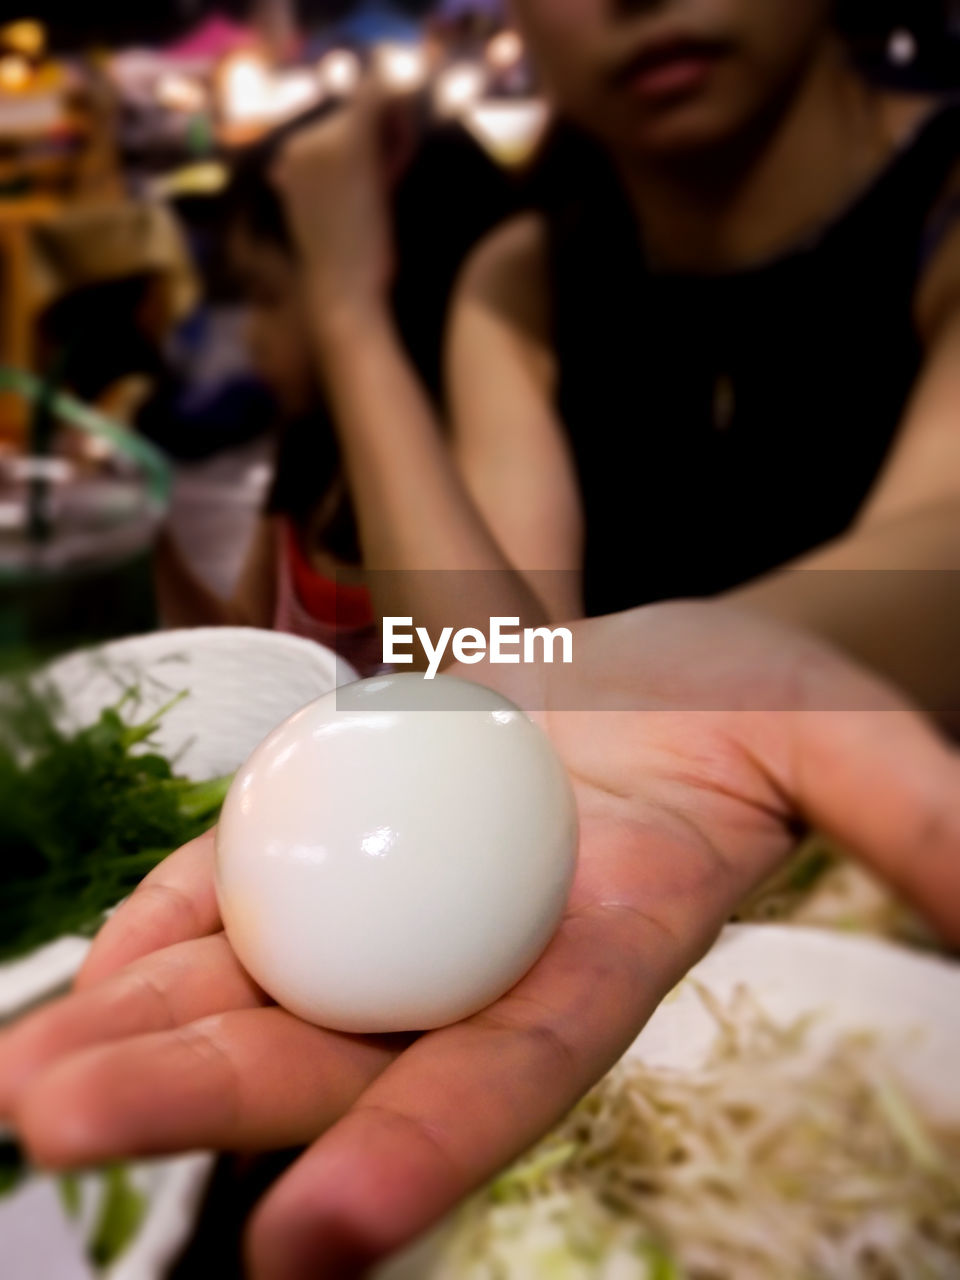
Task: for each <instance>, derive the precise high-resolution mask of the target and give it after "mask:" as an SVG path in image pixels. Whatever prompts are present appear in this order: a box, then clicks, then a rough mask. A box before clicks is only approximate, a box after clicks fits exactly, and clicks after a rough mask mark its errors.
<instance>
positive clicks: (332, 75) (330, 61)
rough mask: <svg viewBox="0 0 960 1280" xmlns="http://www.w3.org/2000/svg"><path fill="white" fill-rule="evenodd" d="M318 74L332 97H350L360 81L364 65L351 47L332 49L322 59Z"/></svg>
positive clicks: (324, 87)
mask: <svg viewBox="0 0 960 1280" xmlns="http://www.w3.org/2000/svg"><path fill="white" fill-rule="evenodd" d="M317 75H318V76H319V78H320V83H321V85H322V86H323V89H324V92H326V93H328V94H329V95H330V97H332V98H348V97H349V96H350V94H352V93H354V92H355V90H356V88H357V86H358V85H359V83H360V77H361V76H362V75H363V67H362V66H361V64H360V59H359V58H358V57H357V55H356V54H355V53H353V52H352V51H351V50H350V49H332V50H331V51H330V52H329V53H328V54H326V56H325V57H323V58H321V59H320V62H319V64H318V66H317Z"/></svg>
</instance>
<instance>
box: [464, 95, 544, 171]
mask: <svg viewBox="0 0 960 1280" xmlns="http://www.w3.org/2000/svg"><path fill="white" fill-rule="evenodd" d="M549 122H550V108H549V106H548V105H547V103H546V102H545V101H544V100H543V99H542V98H522V99H519V98H518V99H508V98H504V99H496V98H487V99H485V100H484V101H482V102H476V103H474V104H473V106H471V107H468V108H467V110H466V112H465V113H464V116H463V123H464V124H465V125H466V127H467V128H468V129H469V130H470V132H471V133H472V134H473V136H474V138H475V139H476V140H477V142H479V143H480V145H481V146H482V147H483V148H484V150H485V151H486V152H487V154H488V155H489V156H490V157H491V158H492V159H494V160H495V161H496V162H497V163H498V164H501V165H503V166H504V167H505V168H512V167H515V166H519V165H523V164H526V163H527V161H528V160H530V159H531V158H532V157H533V155H534V152H535V151H536V149H537V147H538V146H539V145H540V143H541V141H542V139H543V135H544V134H545V133H546V130H547V125H548V124H549Z"/></svg>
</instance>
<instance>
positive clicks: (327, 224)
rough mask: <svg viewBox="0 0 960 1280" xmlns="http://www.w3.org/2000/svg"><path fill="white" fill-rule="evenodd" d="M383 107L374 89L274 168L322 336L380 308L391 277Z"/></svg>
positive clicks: (308, 132) (302, 135)
mask: <svg viewBox="0 0 960 1280" xmlns="http://www.w3.org/2000/svg"><path fill="white" fill-rule="evenodd" d="M382 123H383V110H382V107H381V105H380V103H379V101H378V99H377V97H376V93H375V90H374V89H373V88H372V87H369V86H368V87H367V88H365V90H364V92H363V93H362V94H360V95H359V96H358V97H357V98H356V99H355V100H354V101H353V102H351V103H350V104H348V105H343V106H339V107H337V108H336V109H335V110H333V111H332V112H331V114H330V115H329V116H327V117H325V118H324V119H321V120H320V121H318V123H317V124H315V125H313V126H312V127H311V128H307V129H302V130H301V131H300V132H298V133H297V134H295V135H294V136H293V138H291V140H290V142H289V143H288V144H287V146H286V149H285V150H284V153H283V155H282V156H281V158H280V160H279V162H278V164H277V166H276V169H275V171H274V180H275V182H276V185H277V187H278V188H279V190H280V192H281V195H282V196H283V199H284V202H285V205H286V208H287V215H288V218H289V221H290V227H291V231H292V233H293V236H294V238H295V240H296V243H297V247H298V249H299V251H300V254H301V256H302V259H303V266H304V272H305V279H304V287H305V288H306V289H307V291H308V303H309V306H310V308H311V314H312V316H313V317H314V322H315V326H316V329H317V333H318V336H319V337H320V338H321V339H322V337H323V335H324V333H325V332H326V331H327V329H328V327H331V326H338V325H340V324H341V323H344V322H346V323H349V324H351V325H353V324H356V325H358V326H359V325H361V324H363V323H364V321H365V319H366V317H367V315H368V313H369V312H371V311H374V312H375V311H376V310H377V309H379V308H382V307H383V306H384V304H385V303H386V300H387V290H388V288H389V284H390V277H391V274H392V257H393V254H392V239H391V231H390V225H389V217H388V210H387V199H386V192H387V185H388V174H387V163H388V162H387V158H386V157H385V156H384V154H383V146H382V137H383V129H382Z"/></svg>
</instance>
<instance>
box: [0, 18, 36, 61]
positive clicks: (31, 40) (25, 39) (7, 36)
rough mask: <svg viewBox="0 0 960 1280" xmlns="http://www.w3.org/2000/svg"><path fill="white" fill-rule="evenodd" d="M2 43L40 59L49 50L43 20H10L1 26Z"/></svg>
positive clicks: (11, 48) (0, 36) (25, 55)
mask: <svg viewBox="0 0 960 1280" xmlns="http://www.w3.org/2000/svg"><path fill="white" fill-rule="evenodd" d="M0 45H3V46H4V48H6V49H9V50H11V52H13V53H22V54H23V56H24V57H25V58H33V59H34V60H35V61H38V60H39V59H40V58H42V57H43V55H44V54H45V53H46V51H47V31H46V28H45V27H44V25H43V23H41V22H30V21H26V20H24V21H23V22H10V23H8V24H7V25H6V26H5V27H3V28H0Z"/></svg>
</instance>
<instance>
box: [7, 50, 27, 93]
mask: <svg viewBox="0 0 960 1280" xmlns="http://www.w3.org/2000/svg"><path fill="white" fill-rule="evenodd" d="M32 76H33V70H32V68H31V66H30V63H29V62H28V61H27V59H26V58H24V57H23V55H22V54H19V53H7V54H4V55H3V56H0V90H2V91H3V92H4V93H19V92H20V91H21V90H23V89H26V88H27V86H28V85H29V84H30V80H31V78H32Z"/></svg>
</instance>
